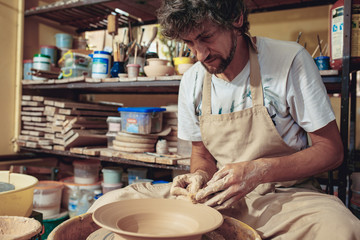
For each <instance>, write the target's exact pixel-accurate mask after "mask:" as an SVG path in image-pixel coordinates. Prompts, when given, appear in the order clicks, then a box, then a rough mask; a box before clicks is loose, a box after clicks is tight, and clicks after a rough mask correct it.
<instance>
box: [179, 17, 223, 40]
mask: <svg viewBox="0 0 360 240" xmlns="http://www.w3.org/2000/svg"><path fill="white" fill-rule="evenodd" d="M184 30H185V31H183V32H181V33H179V38H180V40H192V39H195V38H196V37H197V36H199V35H201V34H202V33H205V32H210V31H213V30H220V27H219V26H218V25H217V24H215V23H213V22H211V21H204V22H202V23H200V24H194V25H192V26H189V27H188V28H187V29H184Z"/></svg>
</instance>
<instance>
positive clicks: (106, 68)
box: [91, 51, 111, 78]
mask: <svg viewBox="0 0 360 240" xmlns="http://www.w3.org/2000/svg"><path fill="white" fill-rule="evenodd" d="M110 65H111V55H110V53H109V52H106V51H95V52H94V55H93V63H92V73H91V77H92V78H107V77H110Z"/></svg>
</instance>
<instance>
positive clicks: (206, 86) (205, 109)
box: [201, 71, 212, 116]
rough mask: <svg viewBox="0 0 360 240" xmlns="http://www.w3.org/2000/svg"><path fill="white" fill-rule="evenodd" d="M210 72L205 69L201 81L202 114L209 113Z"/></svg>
mask: <svg viewBox="0 0 360 240" xmlns="http://www.w3.org/2000/svg"><path fill="white" fill-rule="evenodd" d="M211 76H212V75H211V74H210V73H209V72H208V71H206V72H205V76H204V83H203V94H202V114H201V115H203V116H205V115H211Z"/></svg>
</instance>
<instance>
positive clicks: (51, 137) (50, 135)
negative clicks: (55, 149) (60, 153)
mask: <svg viewBox="0 0 360 240" xmlns="http://www.w3.org/2000/svg"><path fill="white" fill-rule="evenodd" d="M44 138H45V139H51V140H54V139H55V136H54V134H53V133H45V134H44Z"/></svg>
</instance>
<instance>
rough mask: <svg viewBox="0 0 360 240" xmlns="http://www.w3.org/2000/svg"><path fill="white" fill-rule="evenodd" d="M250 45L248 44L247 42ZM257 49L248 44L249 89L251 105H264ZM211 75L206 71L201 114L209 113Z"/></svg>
mask: <svg viewBox="0 0 360 240" xmlns="http://www.w3.org/2000/svg"><path fill="white" fill-rule="evenodd" d="M249 45H250V44H249ZM256 51H257V50H255V49H254V48H253V47H251V46H249V58H250V91H251V97H252V102H253V107H255V106H264V97H263V89H262V84H261V74H260V65H259V61H258V58H257V53H256ZM211 77H212V75H211V74H210V73H209V72H208V71H206V72H205V76H204V82H203V94H202V114H201V115H203V116H205V115H210V114H211Z"/></svg>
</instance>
